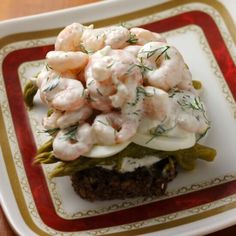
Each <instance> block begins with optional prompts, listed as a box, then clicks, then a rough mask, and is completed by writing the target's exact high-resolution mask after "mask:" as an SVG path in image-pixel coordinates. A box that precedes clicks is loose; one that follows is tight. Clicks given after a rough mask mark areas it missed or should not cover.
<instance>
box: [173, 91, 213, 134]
mask: <svg viewBox="0 0 236 236" xmlns="http://www.w3.org/2000/svg"><path fill="white" fill-rule="evenodd" d="M171 100H172V103H173V105H172V113H174V114H172V115H171V116H172V117H174V116H175V117H176V118H175V120H176V123H177V125H179V126H180V127H181V128H182V129H184V130H186V131H188V132H193V133H199V134H202V133H204V132H205V131H206V130H207V129H208V128H209V121H208V119H207V116H206V108H205V106H204V104H203V102H202V101H201V100H200V98H199V97H198V96H197V95H195V94H194V93H193V92H191V91H186V90H174V91H172V94H171Z"/></svg>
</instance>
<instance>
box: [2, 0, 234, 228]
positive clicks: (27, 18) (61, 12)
mask: <svg viewBox="0 0 236 236" xmlns="http://www.w3.org/2000/svg"><path fill="white" fill-rule="evenodd" d="M110 2H114V1H110ZM123 2H124V1H123ZM152 2H153V1H152ZM183 2H185V1H182V2H181V4H183ZM187 2H188V3H189V2H208V1H187ZM90 5H93V4H90ZM86 7H87V6H86ZM86 7H85V8H86ZM76 8H77V9H78V8H80V9H81V8H84V7H83V6H82V7H76ZM64 11H65V10H60V11H57V13H60V14H63V13H64ZM67 11H68V12H69V11H70V9H67ZM46 14H47V15H53V14H54V13H53V12H52V13H46ZM35 17H36V18H41V17H44V14H40V15H37V16H35ZM55 17H57V16H55ZM30 19H31V17H25V18H23V19H22V20H23V21H24V20H27V21H28V20H29V21H30ZM3 23H4V22H3ZM10 23H14V20H13V21H11V22H10ZM4 168H5V165H4ZM1 194H2V192H1ZM0 196H1V198H0V201H1V203H2V201H4V200H2V195H0ZM3 205H4V204H2V206H3ZM3 208H4V207H3ZM213 217H214V216H213ZM235 220H236V219H235ZM234 222H235V221H234ZM234 222H233V223H234ZM193 223H194V222H193ZM233 223H232V224H233ZM13 226H14V225H13ZM226 226H227V225H226ZM180 227H181V226H180ZM222 227H223V226H222Z"/></svg>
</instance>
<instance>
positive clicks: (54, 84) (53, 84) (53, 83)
mask: <svg viewBox="0 0 236 236" xmlns="http://www.w3.org/2000/svg"><path fill="white" fill-rule="evenodd" d="M59 82H60V76H58V77H56V78H55V79H53V80H51V81H49V82H47V87H46V88H45V89H44V90H43V92H50V91H52V90H53V89H54V88H56V87H57V85H58V84H59Z"/></svg>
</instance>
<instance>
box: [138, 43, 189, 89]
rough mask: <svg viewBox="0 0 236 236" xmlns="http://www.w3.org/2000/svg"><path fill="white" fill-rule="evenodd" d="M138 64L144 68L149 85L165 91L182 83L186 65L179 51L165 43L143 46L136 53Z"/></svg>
mask: <svg viewBox="0 0 236 236" xmlns="http://www.w3.org/2000/svg"><path fill="white" fill-rule="evenodd" d="M138 58H139V60H140V63H141V64H142V65H143V66H145V68H146V70H145V77H146V79H147V82H148V84H149V85H151V86H154V87H157V88H161V89H163V90H165V91H168V90H169V89H171V88H173V87H175V86H177V85H178V84H180V83H181V82H182V79H183V76H184V73H186V72H187V73H189V71H186V70H185V68H186V65H185V63H184V59H183V57H182V56H181V54H180V53H179V51H178V50H177V49H176V48H175V47H173V46H170V45H168V44H166V43H162V42H151V43H147V44H145V45H144V46H143V47H142V48H141V49H140V51H139V53H138Z"/></svg>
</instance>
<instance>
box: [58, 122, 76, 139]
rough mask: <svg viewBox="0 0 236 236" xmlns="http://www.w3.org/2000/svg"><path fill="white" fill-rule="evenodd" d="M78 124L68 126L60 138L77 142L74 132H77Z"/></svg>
mask: <svg viewBox="0 0 236 236" xmlns="http://www.w3.org/2000/svg"><path fill="white" fill-rule="evenodd" d="M78 126H79V124H76V125H73V126H70V127H68V128H67V129H66V132H65V133H64V135H63V137H62V138H64V139H66V140H70V141H76V142H77V141H78V140H77V137H76V134H77V129H78Z"/></svg>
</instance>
